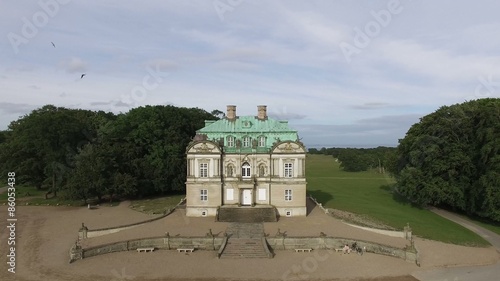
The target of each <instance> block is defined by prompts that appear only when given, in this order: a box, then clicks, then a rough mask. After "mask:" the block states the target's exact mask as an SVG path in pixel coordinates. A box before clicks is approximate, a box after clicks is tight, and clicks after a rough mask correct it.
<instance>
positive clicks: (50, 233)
mask: <svg viewBox="0 0 500 281" xmlns="http://www.w3.org/2000/svg"><path fill="white" fill-rule="evenodd" d="M17 215H18V221H17V225H16V235H17V236H16V239H17V243H16V257H17V260H16V261H17V268H16V269H17V270H16V274H15V275H14V274H11V273H8V272H7V263H6V261H7V258H6V252H7V243H6V237H7V236H6V235H5V232H4V231H2V232H1V235H0V238H1V241H0V256H1V257H2V258H0V262H1V263H0V280H23V281H24V280H53V281H77V280H78V281H80V280H92V281H110V280H114V281H118V280H120V281H124V280H136V281H139V280H140V281H142V280H151V281H159V280H184V281H187V280H200V281H201V280H205V281H215V280H227V281H229V280H301V279H300V278H299V277H304V278H305V279H303V280H323V281H326V280H336V281H341V280H342V281H347V280H353V281H354V280H356V281H357V280H364V281H382V280H393V281H396V280H397V281H415V279H414V278H413V277H410V276H409V275H410V274H412V273H413V272H415V271H420V270H430V269H434V268H436V267H441V266H447V267H449V266H465V265H471V264H478V263H480V264H486V263H494V262H496V260H498V254H497V253H496V250H494V249H493V248H469V247H461V246H455V245H449V244H444V243H439V242H433V241H426V240H422V241H420V240H417V241H416V242H415V243H416V245H417V246H418V247H419V249H420V250H421V252H422V268H418V267H417V266H416V265H415V264H413V263H409V262H405V261H403V260H400V259H396V258H392V257H388V256H380V255H374V254H369V253H367V254H365V255H363V256H359V255H355V254H350V255H343V254H330V253H328V252H326V251H321V250H320V251H313V252H311V253H295V252H293V251H279V252H277V255H276V256H275V258H273V259H229V260H219V259H217V258H216V256H215V253H214V252H211V251H196V252H194V253H192V254H179V253H177V251H155V252H153V253H137V252H132V251H131V252H120V253H113V254H105V255H101V256H96V257H92V258H88V259H84V260H79V261H77V262H74V263H72V264H69V263H68V260H69V254H68V251H69V248H70V247H71V245H72V244H73V243H74V242H75V240H76V238H77V233H78V229H79V228H80V226H81V223H82V222H84V223H85V224H86V225H87V226H88V227H89V228H91V229H95V228H100V227H106V226H114V225H121V224H127V223H134V222H138V221H143V220H146V219H149V218H151V216H149V215H145V214H142V213H139V212H136V211H133V210H131V209H130V208H128V205H127V204H126V203H122V204H120V205H119V206H117V207H101V208H99V209H95V210H89V209H88V208H86V207H51V206H43V207H41V206H38V207H37V206H19V208H18V210H17ZM6 216H7V210H6V206H0V221H3V222H2V225H5V223H6V222H5V219H6ZM209 228H211V229H212V230H213V231H214V232H218V231H221V230H224V229H226V226H225V225H224V224H221V223H216V222H214V220H213V218H186V217H185V216H184V214H183V212H182V210H178V211H176V212H174V213H173V214H172V215H171V216H168V217H166V218H164V219H160V220H157V221H154V222H152V223H150V224H148V225H146V226H144V227H140V228H134V229H130V230H129V231H124V232H119V233H115V234H110V235H109V236H103V237H97V238H96V239H95V241H93V239H94V238H92V240H90V239H89V241H88V242H89V244H92V243H94V242H99V243H100V242H110V241H116V240H115V239H117V240H123V239H128V238H129V237H137V236H139V237H144V236H155V235H162V234H164V233H165V232H166V231H169V232H170V233H172V234H174V233H175V234H177V233H179V234H182V235H183V234H189V233H194V234H196V235H204V234H205V233H206V232H207V231H208V229H209ZM264 228H265V232H266V233H270V234H274V233H275V232H276V230H277V228H280V229H281V231H287V232H288V234H289V235H294V236H295V235H297V236H300V235H319V232H320V231H323V232H325V233H326V234H328V235H331V236H344V237H356V239H363V240H372V239H373V240H376V241H380V242H381V243H382V242H383V243H386V242H387V243H389V244H394V245H404V244H405V242H404V241H401V240H399V239H395V240H394V239H393V238H387V237H382V236H380V235H378V234H374V233H370V232H367V231H362V230H359V229H355V228H352V227H349V226H346V225H345V224H343V223H342V222H341V221H339V220H337V219H334V218H332V217H329V216H327V215H325V214H324V213H322V212H321V211H320V210H318V209H317V208H316V209H313V210H312V212H311V213H310V216H308V217H307V218H290V219H289V220H287V219H283V220H280V222H278V223H276V224H265V225H264ZM441 280H445V279H441ZM449 280H450V281H451V280H453V279H449ZM460 280H463V279H460Z"/></svg>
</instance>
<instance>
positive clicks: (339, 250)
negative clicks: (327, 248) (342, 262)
mask: <svg viewBox="0 0 500 281" xmlns="http://www.w3.org/2000/svg"><path fill="white" fill-rule="evenodd" d="M342 251H344V249H342V248H340V249H335V252H336V253H338V252H342Z"/></svg>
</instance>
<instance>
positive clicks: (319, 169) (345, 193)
mask: <svg viewBox="0 0 500 281" xmlns="http://www.w3.org/2000/svg"><path fill="white" fill-rule="evenodd" d="M306 169H307V170H306V175H307V183H308V185H307V189H308V193H309V194H310V195H312V196H313V197H315V198H316V199H317V200H318V201H320V202H322V203H323V205H324V206H325V207H328V208H334V209H340V210H345V211H348V212H352V213H356V214H362V215H367V216H369V217H372V218H373V219H374V220H376V221H380V222H382V223H384V224H387V225H389V226H392V227H394V228H397V229H403V227H404V226H405V225H406V224H407V223H409V224H410V226H411V227H412V229H413V233H414V235H417V236H419V237H422V238H427V239H432V240H437V241H443V242H446V243H454V244H459V245H468V246H487V245H489V243H488V242H487V241H486V240H484V239H483V238H481V237H480V236H478V235H476V234H475V233H473V232H472V231H470V230H468V229H466V228H464V227H462V226H460V225H458V224H455V223H453V222H450V221H448V220H446V219H443V218H441V217H440V216H438V215H436V214H434V213H432V212H430V211H428V210H425V209H421V208H417V207H415V206H412V204H411V203H409V202H408V201H407V200H405V199H404V198H401V197H400V196H397V195H396V194H394V193H393V192H392V185H393V184H394V179H392V178H391V177H390V176H388V175H383V174H378V173H376V172H374V171H368V172H359V173H352V172H344V171H342V170H341V169H340V168H339V164H338V163H336V162H335V161H334V158H333V157H331V156H324V155H307V164H306Z"/></svg>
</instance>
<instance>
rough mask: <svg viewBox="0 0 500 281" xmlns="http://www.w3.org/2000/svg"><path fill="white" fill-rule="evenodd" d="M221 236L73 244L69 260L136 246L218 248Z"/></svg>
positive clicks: (158, 248) (133, 248)
mask: <svg viewBox="0 0 500 281" xmlns="http://www.w3.org/2000/svg"><path fill="white" fill-rule="evenodd" d="M222 240H223V237H210V236H206V237H168V236H165V237H152V238H144V239H135V240H129V241H121V242H116V243H111V244H105V245H99V246H95V247H89V248H86V249H82V248H79V249H78V248H77V246H73V247H72V248H71V249H70V262H73V261H75V260H78V259H84V258H89V257H93V256H97V255H102V254H108V253H114V252H123V251H135V250H136V249H137V248H155V249H157V250H160V249H164V250H171V249H177V248H186V247H188V248H194V249H196V250H209V251H215V250H218V249H219V248H220V247H221V245H222Z"/></svg>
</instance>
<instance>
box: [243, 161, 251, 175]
mask: <svg viewBox="0 0 500 281" xmlns="http://www.w3.org/2000/svg"><path fill="white" fill-rule="evenodd" d="M250 175H251V174H250V164H248V163H247V162H245V163H243V165H242V166H241V177H243V178H249V177H250Z"/></svg>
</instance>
